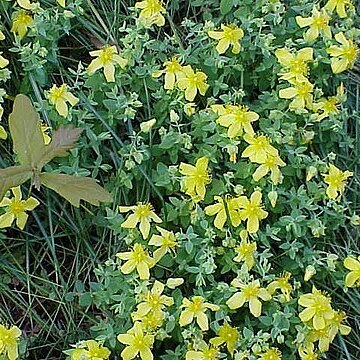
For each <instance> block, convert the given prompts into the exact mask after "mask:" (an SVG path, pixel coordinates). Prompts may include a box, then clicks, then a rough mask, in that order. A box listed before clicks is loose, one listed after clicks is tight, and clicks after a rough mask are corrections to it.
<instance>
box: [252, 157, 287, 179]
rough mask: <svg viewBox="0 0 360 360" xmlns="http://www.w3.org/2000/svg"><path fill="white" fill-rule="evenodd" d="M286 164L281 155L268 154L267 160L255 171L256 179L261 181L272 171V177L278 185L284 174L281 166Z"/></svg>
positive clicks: (254, 176) (254, 177)
mask: <svg viewBox="0 0 360 360" xmlns="http://www.w3.org/2000/svg"><path fill="white" fill-rule="evenodd" d="M285 165H286V164H285V163H284V162H283V161H282V160H281V158H280V157H279V156H271V155H268V156H267V158H266V160H265V162H264V163H263V164H261V165H260V166H259V167H258V168H257V169H256V170H255V172H254V173H253V176H252V177H253V179H254V181H256V182H257V181H259V180H260V179H262V178H263V177H264V176H266V175H267V174H268V172H269V171H270V173H271V175H270V179H271V181H272V183H273V184H274V185H278V184H280V183H281V182H282V174H281V172H280V169H279V166H285Z"/></svg>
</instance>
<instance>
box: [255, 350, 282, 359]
mask: <svg viewBox="0 0 360 360" xmlns="http://www.w3.org/2000/svg"><path fill="white" fill-rule="evenodd" d="M281 359H282V355H281V351H280V350H279V349H278V348H275V347H272V348H270V349H269V350H267V351H266V352H264V353H263V354H261V355H260V358H259V360H281Z"/></svg>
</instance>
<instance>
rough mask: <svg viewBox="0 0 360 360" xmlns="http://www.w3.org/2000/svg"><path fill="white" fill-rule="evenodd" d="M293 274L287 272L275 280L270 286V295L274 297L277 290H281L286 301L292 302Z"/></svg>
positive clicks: (268, 288) (268, 289)
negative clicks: (291, 278)
mask: <svg viewBox="0 0 360 360" xmlns="http://www.w3.org/2000/svg"><path fill="white" fill-rule="evenodd" d="M290 277H291V273H289V272H285V273H284V274H283V275H281V276H280V277H278V278H277V279H275V280H273V281H272V282H271V283H270V284H269V285H268V286H267V291H268V292H269V294H270V295H274V294H275V292H276V290H280V291H281V293H282V295H283V296H284V299H285V301H290V300H291V292H292V291H293V287H292V285H291V284H290V283H289V280H290Z"/></svg>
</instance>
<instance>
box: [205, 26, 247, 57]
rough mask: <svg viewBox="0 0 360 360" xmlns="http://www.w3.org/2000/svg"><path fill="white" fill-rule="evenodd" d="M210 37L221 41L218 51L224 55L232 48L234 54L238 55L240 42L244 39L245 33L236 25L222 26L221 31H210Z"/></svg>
mask: <svg viewBox="0 0 360 360" xmlns="http://www.w3.org/2000/svg"><path fill="white" fill-rule="evenodd" d="M208 35H209V36H210V37H211V38H212V39H215V40H219V43H218V44H217V46H216V51H217V52H218V53H219V54H223V53H225V52H226V50H227V49H228V48H229V46H230V45H231V46H232V50H231V51H232V53H233V54H238V53H239V52H240V40H241V39H242V38H243V37H244V31H243V30H242V29H240V28H239V27H237V26H236V25H235V24H230V25H229V26H226V25H224V24H221V30H220V31H208Z"/></svg>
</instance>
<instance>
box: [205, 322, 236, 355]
mask: <svg viewBox="0 0 360 360" xmlns="http://www.w3.org/2000/svg"><path fill="white" fill-rule="evenodd" d="M238 339H239V331H238V330H237V329H236V328H233V327H232V326H230V325H229V324H228V323H226V322H225V323H224V325H222V326H220V328H219V334H218V336H217V337H214V338H213V339H211V340H210V343H211V344H213V345H214V346H216V347H219V346H221V345H223V344H225V345H226V347H227V349H228V351H229V353H230V354H231V355H233V354H234V351H235V349H236V343H237V341H238Z"/></svg>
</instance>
